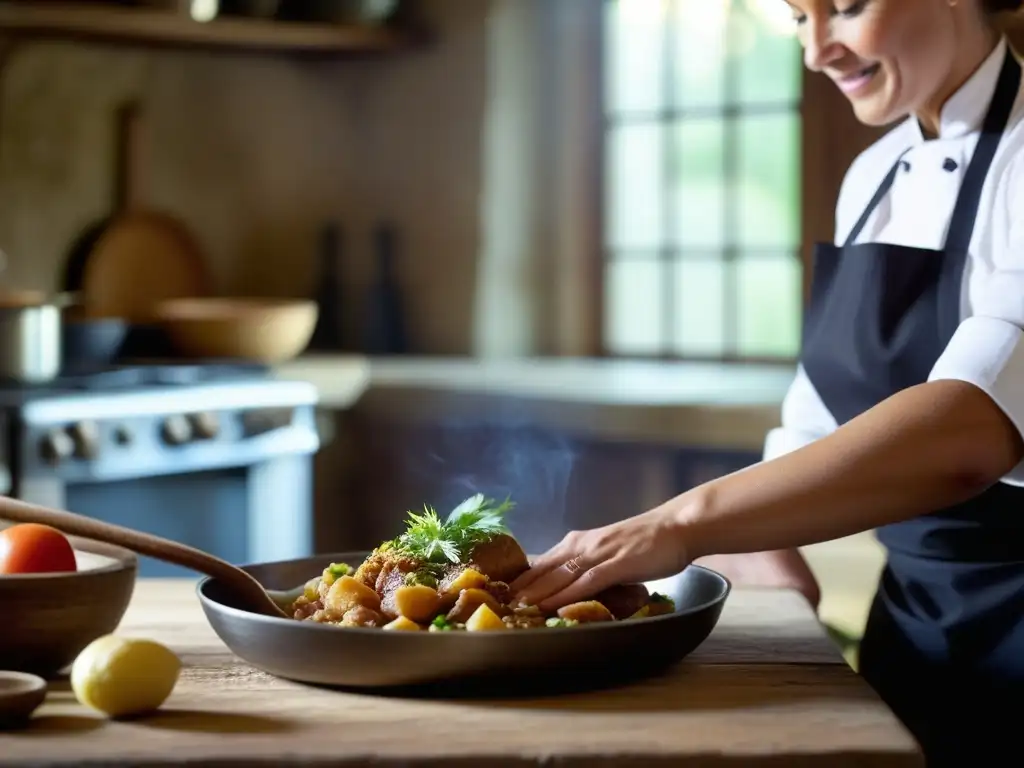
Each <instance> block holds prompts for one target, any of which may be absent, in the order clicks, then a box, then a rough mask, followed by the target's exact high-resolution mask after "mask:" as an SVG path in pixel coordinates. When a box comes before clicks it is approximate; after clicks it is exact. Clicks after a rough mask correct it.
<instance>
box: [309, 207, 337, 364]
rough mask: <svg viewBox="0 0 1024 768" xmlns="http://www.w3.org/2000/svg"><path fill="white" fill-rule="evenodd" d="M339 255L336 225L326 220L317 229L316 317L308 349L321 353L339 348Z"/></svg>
mask: <svg viewBox="0 0 1024 768" xmlns="http://www.w3.org/2000/svg"><path fill="white" fill-rule="evenodd" d="M340 254H341V233H340V231H339V228H338V225H337V224H335V223H334V222H330V223H328V224H326V225H325V226H324V228H323V229H322V230H321V231H320V242H319V246H318V249H317V259H318V264H317V269H316V287H315V289H314V295H315V297H316V303H317V308H318V310H319V316H318V317H317V321H316V328H315V329H314V331H313V338H312V339H311V340H310V344H309V346H310V349H313V350H319V351H323V352H332V351H338V350H340V349H341V348H342V346H343V345H342V330H343V321H342V301H341V274H340V270H339V263H338V261H339V258H340Z"/></svg>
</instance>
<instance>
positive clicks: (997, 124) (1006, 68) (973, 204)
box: [843, 45, 1021, 252]
mask: <svg viewBox="0 0 1024 768" xmlns="http://www.w3.org/2000/svg"><path fill="white" fill-rule="evenodd" d="M1020 82H1021V67H1020V64H1019V63H1018V62H1017V59H1016V57H1015V56H1014V55H1013V51H1012V50H1011V49H1010V47H1009V45H1007V46H1006V54H1005V58H1004V59H1003V68H1002V70H1001V71H1000V73H999V81H998V82H997V84H996V90H995V94H994V95H993V97H992V102H991V104H989V108H988V112H987V113H986V114H985V120H984V122H983V123H982V127H981V136H980V137H979V139H978V145H977V147H976V148H975V150H974V155H973V156H972V157H971V162H970V164H969V165H968V167H967V171H966V173H965V174H964V180H963V183H962V184H961V187H960V193H959V195H957V200H956V205H955V207H954V208H953V217H952V219H951V221H950V225H949V235H948V237H947V239H946V246H945V249H946V250H952V251H960V252H966V251H967V249H968V247H969V246H970V243H971V236H972V235H973V234H974V222H975V220H976V219H977V217H978V206H979V205H980V203H981V192H982V189H983V188H984V186H985V178H986V177H987V176H988V171H989V168H990V167H991V166H992V160H993V158H994V157H995V154H996V150H997V149H998V148H999V142H1000V141H1001V140H1002V137H1003V131H1004V130H1005V129H1006V124H1007V123H1008V122H1009V121H1010V113H1011V112H1012V111H1013V105H1014V104H1015V103H1016V100H1017V94H1018V93H1019V92H1020ZM912 148H913V147H907V148H906V149H905V150H903V151H902V152H901V153H900V155H899V157H898V158H897V159H896V162H895V163H893V166H892V168H890V169H889V172H888V173H887V174H886V175H885V178H884V179H882V183H881V185H879V187H878V189H877V190H876V191H875V194H874V196H873V197H872V198H871V200H870V202H868V205H867V207H866V208H865V209H864V212H863V213H862V214H861V215H860V218H859V219H858V220H857V223H856V224H855V225H854V227H853V229H852V230H850V234H849V235H848V236H847V238H846V241H845V242H844V243H843V245H844V247H847V246H851V245H853V244H854V242H855V241H856V240H857V238H858V237H859V236H860V233H861V232H862V231H863V229H864V227H865V226H866V225H867V223H868V219H870V218H871V214H873V213H874V212H875V209H876V208H877V207H878V204H879V203H880V202H882V199H883V198H884V197H885V196H886V195H887V194H888V193H889V190H890V189H891V188H892V185H893V182H895V180H896V174H897V172H898V171H899V168H900V163H901V162H902V160H903V156H904V155H906V154H907V153H908V152H909V151H910V150H911V149H912Z"/></svg>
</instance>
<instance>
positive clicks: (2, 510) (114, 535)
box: [0, 496, 303, 619]
mask: <svg viewBox="0 0 1024 768" xmlns="http://www.w3.org/2000/svg"><path fill="white" fill-rule="evenodd" d="M0 520H9V521H11V522H12V523H39V524H42V525H49V526H50V527H52V528H56V529H57V530H59V531H63V532H64V533H66V534H68V535H71V536H81V537H82V538H85V539H93V540H94V541H102V542H106V543H107V544H115V545H117V546H120V547H124V548H125V549H130V550H131V551H133V552H135V553H137V554H140V555H146V556H148V557H153V558H156V559H157V560H162V561H164V562H166V563H173V564H174V565H180V566H183V567H185V568H190V569H191V570H193V571H198V572H199V573H204V574H206V575H207V576H210V577H212V578H214V579H217V581H219V582H221V584H223V585H224V587H226V588H227V589H228V590H230V591H231V592H232V593H233V595H234V596H235V598H236V599H237V600H238V601H239V603H240V604H241V605H244V606H245V607H246V609H247V610H249V611H252V612H253V613H259V614H262V615H264V616H277V617H283V618H286V619H288V618H291V616H290V615H289V614H288V613H286V609H287V607H288V606H289V605H291V603H292V602H294V601H295V598H296V597H298V596H299V595H300V594H301V593H302V589H303V587H301V586H299V587H296V588H295V589H292V590H289V591H287V592H285V591H281V590H276V589H265V588H264V587H263V585H262V584H260V583H259V582H258V581H256V579H254V578H253V577H252V576H250V575H249V574H248V573H246V572H245V571H243V570H242V569H241V568H237V567H235V566H233V565H231V564H230V563H228V562H225V561H224V560H221V559H220V558H218V557H214V556H213V555H210V554H207V553H206V552H203V551H202V550H199V549H194V548H193V547H189V546H187V545H185V544H179V543H178V542H176V541H171V540H170V539H164V538H161V537H160V536H153V535H152V534H149V533H143V532H141V531H136V530H134V529H132V528H125V527H123V526H120V525H113V524H112V523H104V522H101V521H100V520H94V519H93V518H91V517H85V516H83V515H76V514H75V513H74V512H64V511H61V510H57V509H50V508H48V507H41V506H38V505H36V504H27V503H26V502H23V501H17V500H15V499H12V498H9V497H7V496H0Z"/></svg>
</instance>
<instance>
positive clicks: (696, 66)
mask: <svg viewBox="0 0 1024 768" xmlns="http://www.w3.org/2000/svg"><path fill="white" fill-rule="evenodd" d="M603 2H604V3H605V10H604V23H603V41H604V42H603V62H604V64H603V69H604V71H605V83H604V96H603V101H604V110H603V112H604V122H605V134H604V160H603V162H604V171H603V177H604V185H603V186H604V190H605V195H604V201H603V216H602V219H603V226H602V229H603V243H602V246H603V248H602V250H603V254H604V259H603V276H602V283H603V286H604V298H603V307H602V309H603V311H602V317H603V329H602V338H603V346H604V351H605V353H607V354H609V355H618V356H632V357H685V358H703V359H718V360H728V359H783V360H788V359H793V358H794V357H796V355H797V353H798V349H799V343H800V324H801V314H802V302H803V289H802V286H803V278H804V276H803V265H802V260H801V240H802V231H803V229H802V222H801V202H802V200H801V178H802V170H803V169H802V167H801V132H802V117H801V97H802V90H803V82H804V80H803V76H802V65H801V51H800V46H799V43H798V41H797V40H796V38H795V36H794V34H793V31H794V29H795V27H794V24H793V21H792V18H791V12H790V10H789V8H788V6H787V5H786V4H785V3H783V2H781V0H603Z"/></svg>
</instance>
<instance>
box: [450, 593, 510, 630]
mask: <svg viewBox="0 0 1024 768" xmlns="http://www.w3.org/2000/svg"><path fill="white" fill-rule="evenodd" d="M481 605H486V606H487V607H488V608H490V609H491V610H492V611H494V613H495V614H496V615H498V616H500V615H501V614H502V613H503V611H502V610H501V603H499V602H498V601H497V600H496V599H495V598H494V596H493V595H492V594H491V593H490V592H487V591H485V590H482V589H464V590H462V592H460V593H459V599H458V600H456V601H455V605H454V606H452V609H451V610H450V611H448V615H447V616H446V617H445V618H447V619H448V621H450V622H453V623H456V622H465V621H469V617H470V616H472V615H473V613H474V611H476V609H477V608H479V607H480V606H481Z"/></svg>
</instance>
